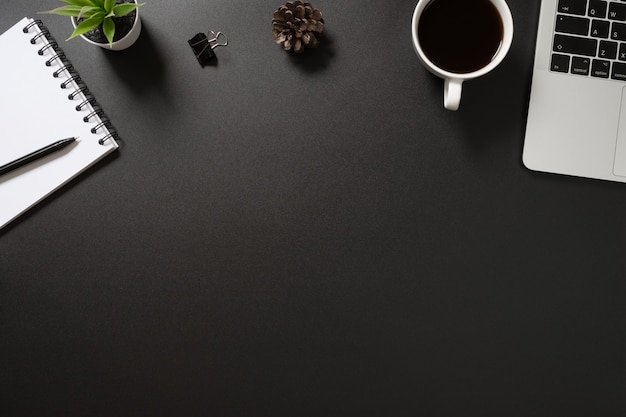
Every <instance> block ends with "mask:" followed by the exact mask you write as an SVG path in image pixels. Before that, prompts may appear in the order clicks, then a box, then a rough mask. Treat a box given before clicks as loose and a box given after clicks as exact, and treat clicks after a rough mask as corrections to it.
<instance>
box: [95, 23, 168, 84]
mask: <svg viewBox="0 0 626 417" xmlns="http://www.w3.org/2000/svg"><path fill="white" fill-rule="evenodd" d="M103 51H104V52H105V55H106V58H107V59H108V60H109V62H110V63H111V67H112V68H113V69H114V70H115V71H116V72H117V73H118V76H119V77H118V78H119V80H120V81H121V82H123V83H124V84H125V86H126V88H128V89H129V90H131V91H133V92H135V93H141V92H142V91H144V90H146V89H148V88H154V87H158V86H159V85H161V83H162V80H163V68H164V67H165V59H164V58H163V56H162V55H161V51H159V49H158V48H157V47H156V44H155V42H154V40H153V38H152V37H151V36H150V28H149V26H148V25H147V24H145V23H142V30H141V36H140V37H139V39H138V40H137V42H136V43H135V44H134V45H133V46H131V47H130V48H128V49H127V50H123V51H116V52H111V51H107V50H103ZM137 68H149V69H150V70H149V71H137Z"/></svg>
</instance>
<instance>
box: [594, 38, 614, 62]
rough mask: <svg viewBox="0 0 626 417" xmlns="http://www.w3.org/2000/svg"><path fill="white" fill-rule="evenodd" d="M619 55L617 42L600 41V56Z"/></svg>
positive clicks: (606, 57)
mask: <svg viewBox="0 0 626 417" xmlns="http://www.w3.org/2000/svg"><path fill="white" fill-rule="evenodd" d="M615 57H617V42H611V41H600V47H599V48H598V58H604V59H615Z"/></svg>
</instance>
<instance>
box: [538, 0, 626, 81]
mask: <svg viewBox="0 0 626 417" xmlns="http://www.w3.org/2000/svg"><path fill="white" fill-rule="evenodd" d="M554 29H555V34H554V43H553V44H552V51H553V52H552V59H551V61H550V70H551V71H554V72H564V73H570V74H576V75H580V76H587V77H589V76H590V77H596V78H607V79H613V80H618V81H626V0H608V1H607V0H559V2H558V10H557V16H556V23H555V26H554Z"/></svg>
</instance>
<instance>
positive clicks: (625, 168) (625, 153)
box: [613, 87, 626, 177]
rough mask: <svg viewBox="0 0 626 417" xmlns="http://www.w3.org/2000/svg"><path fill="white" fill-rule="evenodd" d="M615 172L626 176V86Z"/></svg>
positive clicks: (616, 148) (621, 110)
mask: <svg viewBox="0 0 626 417" xmlns="http://www.w3.org/2000/svg"><path fill="white" fill-rule="evenodd" d="M613 173H614V174H615V175H619V176H621V177H626V87H624V88H623V89H622V107H621V108H620V116H619V127H618V128H617V144H616V145H615V162H614V164H613Z"/></svg>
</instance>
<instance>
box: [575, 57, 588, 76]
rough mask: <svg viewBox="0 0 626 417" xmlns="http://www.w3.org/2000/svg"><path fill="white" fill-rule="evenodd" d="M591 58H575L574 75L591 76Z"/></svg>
mask: <svg viewBox="0 0 626 417" xmlns="http://www.w3.org/2000/svg"><path fill="white" fill-rule="evenodd" d="M590 61H591V60H590V59H589V58H583V57H580V56H575V57H573V58H572V71H571V72H572V74H576V75H589V64H590Z"/></svg>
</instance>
